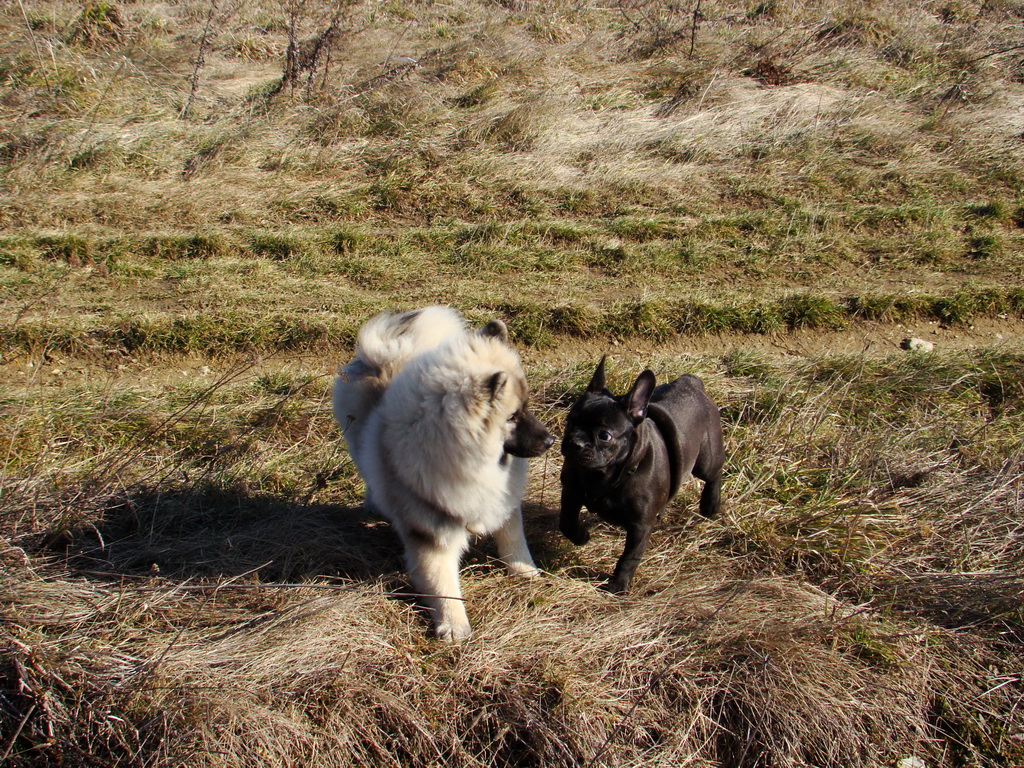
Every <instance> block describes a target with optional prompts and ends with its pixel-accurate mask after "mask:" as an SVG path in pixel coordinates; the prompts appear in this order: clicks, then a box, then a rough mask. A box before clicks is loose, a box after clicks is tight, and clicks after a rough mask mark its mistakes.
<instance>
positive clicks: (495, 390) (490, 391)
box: [482, 371, 508, 403]
mask: <svg viewBox="0 0 1024 768" xmlns="http://www.w3.org/2000/svg"><path fill="white" fill-rule="evenodd" d="M507 383H508V374H507V373H505V372H504V371H498V372H497V373H495V374H494V375H492V376H488V377H487V379H485V380H484V384H483V387H482V390H483V392H484V395H485V396H486V397H487V399H488V400H490V401H491V402H492V403H493V402H494V401H495V400H497V399H498V396H499V395H500V394H501V391H502V390H503V389H504V388H505V384H507Z"/></svg>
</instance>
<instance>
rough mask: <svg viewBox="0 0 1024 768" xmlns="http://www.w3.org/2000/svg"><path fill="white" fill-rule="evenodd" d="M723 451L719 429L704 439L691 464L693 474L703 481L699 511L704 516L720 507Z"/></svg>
mask: <svg viewBox="0 0 1024 768" xmlns="http://www.w3.org/2000/svg"><path fill="white" fill-rule="evenodd" d="M724 454H725V451H724V450H723V448H722V437H721V431H719V432H718V433H717V434H715V435H712V436H711V439H708V440H706V441H705V443H704V445H702V446H701V450H700V453H699V454H697V461H696V463H695V464H694V466H693V476H694V477H696V478H697V479H699V480H703V481H704V489H703V490H702V491H701V494H700V507H699V509H700V513H701V515H703V516H704V517H714V516H715V515H717V514H718V511H719V510H720V509H721V508H722V464H723V463H725V455H724Z"/></svg>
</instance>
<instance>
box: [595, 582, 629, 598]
mask: <svg viewBox="0 0 1024 768" xmlns="http://www.w3.org/2000/svg"><path fill="white" fill-rule="evenodd" d="M600 588H601V589H603V590H604V591H605V592H611V593H612V594H613V595H624V594H626V592H628V591H629V582H624V581H623V580H622V579H616V578H611V579H608V581H606V582H605V583H604V584H602V585H601V587H600Z"/></svg>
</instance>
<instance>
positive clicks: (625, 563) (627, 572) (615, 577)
mask: <svg viewBox="0 0 1024 768" xmlns="http://www.w3.org/2000/svg"><path fill="white" fill-rule="evenodd" d="M653 530H654V526H653V525H651V524H650V523H647V522H634V523H632V524H631V525H628V526H627V527H626V548H625V549H624V550H623V552H622V556H621V557H620V558H619V562H617V563H616V564H615V573H613V574H612V577H611V578H610V579H608V583H607V584H603V585H601V589H604V590H607V591H608V592H615V593H616V594H623V593H625V592H627V591H629V584H630V582H631V581H633V574H634V573H636V567H637V566H638V565H640V559H641V558H642V557H643V556H644V552H646V551H647V545H648V544H650V543H651V532H652V531H653Z"/></svg>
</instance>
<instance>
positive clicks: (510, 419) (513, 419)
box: [508, 412, 519, 424]
mask: <svg viewBox="0 0 1024 768" xmlns="http://www.w3.org/2000/svg"><path fill="white" fill-rule="evenodd" d="M517 421H519V413H518V412H517V413H513V414H512V415H511V416H509V417H508V423H509V424H515V423H516V422H517Z"/></svg>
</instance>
